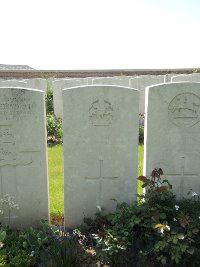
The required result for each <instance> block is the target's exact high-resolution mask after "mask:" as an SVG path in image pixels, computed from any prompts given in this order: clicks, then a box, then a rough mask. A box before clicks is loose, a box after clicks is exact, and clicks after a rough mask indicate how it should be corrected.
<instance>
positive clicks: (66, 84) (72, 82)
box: [52, 78, 88, 118]
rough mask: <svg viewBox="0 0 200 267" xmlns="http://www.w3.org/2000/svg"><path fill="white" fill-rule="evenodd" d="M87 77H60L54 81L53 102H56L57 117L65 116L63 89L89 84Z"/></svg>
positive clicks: (55, 111) (55, 112)
mask: <svg viewBox="0 0 200 267" xmlns="http://www.w3.org/2000/svg"><path fill="white" fill-rule="evenodd" d="M87 82H88V81H87V78H85V79H59V80H55V81H53V83H52V86H53V103H54V114H55V115H56V117H59V118H62V117H63V100H62V89H64V88H71V87H75V86H81V85H86V84H87Z"/></svg>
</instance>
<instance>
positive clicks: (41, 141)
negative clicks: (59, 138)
mask: <svg viewBox="0 0 200 267" xmlns="http://www.w3.org/2000/svg"><path fill="white" fill-rule="evenodd" d="M7 194H8V195H9V196H12V197H14V198H15V202H16V203H17V204H19V211H17V214H15V213H16V210H12V211H11V213H10V216H11V223H12V226H13V227H16V228H19V227H26V226H38V225H39V224H40V220H41V219H47V220H48V217H49V215H48V182H47V158H46V129H45V108H44V92H41V91H38V90H31V89H22V88H0V198H3V197H4V196H5V195H7ZM4 209H6V207H4ZM7 219H8V218H7V211H6V210H5V211H4V216H3V218H1V221H2V220H3V222H5V223H7V221H6V220H7Z"/></svg>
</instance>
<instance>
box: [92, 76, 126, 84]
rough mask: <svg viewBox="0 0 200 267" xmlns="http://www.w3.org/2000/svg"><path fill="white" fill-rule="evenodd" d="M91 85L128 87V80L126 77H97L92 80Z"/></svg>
mask: <svg viewBox="0 0 200 267" xmlns="http://www.w3.org/2000/svg"><path fill="white" fill-rule="evenodd" d="M92 84H93V85H94V84H108V85H118V86H125V87H128V86H129V79H128V78H127V77H126V76H117V77H99V78H94V79H93V80H92Z"/></svg>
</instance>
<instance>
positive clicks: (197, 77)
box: [171, 73, 200, 82]
mask: <svg viewBox="0 0 200 267" xmlns="http://www.w3.org/2000/svg"><path fill="white" fill-rule="evenodd" d="M171 82H200V74H198V73H195V74H181V75H177V76H172V77H171Z"/></svg>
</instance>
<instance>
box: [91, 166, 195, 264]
mask: <svg viewBox="0 0 200 267" xmlns="http://www.w3.org/2000/svg"><path fill="white" fill-rule="evenodd" d="M138 179H139V180H140V181H143V183H144V185H143V186H144V187H145V189H146V194H145V195H140V196H139V198H140V201H139V203H136V204H135V205H128V204H127V203H122V204H118V205H117V208H116V211H115V212H114V213H111V214H108V215H106V218H105V215H104V219H103V220H102V225H101V227H99V226H98V228H100V229H101V230H100V231H98V230H96V228H95V223H96V220H97V224H98V225H99V222H100V219H99V215H98V218H97V217H96V218H95V219H94V220H93V222H92V223H91V222H90V225H93V229H94V231H93V237H94V239H95V241H96V248H97V254H98V256H99V257H100V258H101V259H102V260H103V261H106V262H108V263H109V264H110V265H111V266H115V267H117V266H133V262H134V266H175V265H176V266H181V267H184V266H198V264H199V261H200V235H199V225H200V214H199V210H200V200H199V199H197V198H194V196H193V197H192V198H191V199H187V200H186V199H181V200H177V199H176V197H175V195H174V194H172V192H171V185H170V184H169V182H168V181H167V180H165V179H164V176H163V172H162V170H161V169H154V170H153V172H152V174H151V176H150V177H148V178H147V177H144V176H140V177H139V178H138ZM193 195H194V194H193ZM90 234H91V229H90Z"/></svg>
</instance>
